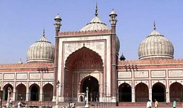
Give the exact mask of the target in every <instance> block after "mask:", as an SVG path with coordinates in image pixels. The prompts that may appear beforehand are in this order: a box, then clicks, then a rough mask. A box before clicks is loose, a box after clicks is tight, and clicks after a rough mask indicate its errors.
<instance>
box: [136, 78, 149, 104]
mask: <svg viewBox="0 0 183 108" xmlns="http://www.w3.org/2000/svg"><path fill="white" fill-rule="evenodd" d="M148 91H149V89H148V86H147V85H146V84H145V83H142V82H141V83H138V84H137V85H136V86H135V101H136V102H146V101H147V99H148V98H149V92H148Z"/></svg>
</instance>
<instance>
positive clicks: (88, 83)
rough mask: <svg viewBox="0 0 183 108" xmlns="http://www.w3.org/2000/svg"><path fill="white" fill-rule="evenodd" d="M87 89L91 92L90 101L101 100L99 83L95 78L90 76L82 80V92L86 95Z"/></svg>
mask: <svg viewBox="0 0 183 108" xmlns="http://www.w3.org/2000/svg"><path fill="white" fill-rule="evenodd" d="M87 87H88V90H89V101H96V100H97V99H99V81H98V80H97V79H96V78H95V77H93V76H90V75H89V76H88V77H85V78H83V79H82V81H81V85H80V92H81V93H86V88H87Z"/></svg>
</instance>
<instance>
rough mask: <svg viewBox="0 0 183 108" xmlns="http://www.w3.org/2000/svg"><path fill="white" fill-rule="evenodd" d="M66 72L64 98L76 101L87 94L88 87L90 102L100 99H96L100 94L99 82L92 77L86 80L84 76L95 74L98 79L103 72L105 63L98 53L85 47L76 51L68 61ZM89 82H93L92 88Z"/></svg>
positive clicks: (66, 62)
mask: <svg viewBox="0 0 183 108" xmlns="http://www.w3.org/2000/svg"><path fill="white" fill-rule="evenodd" d="M64 71H65V72H64V97H68V99H71V100H76V99H78V97H80V95H81V94H82V93H85V92H86V87H87V86H88V87H89V92H90V95H89V97H90V98H89V100H91V101H95V100H96V99H98V98H96V97H97V95H98V92H99V90H98V89H99V87H98V86H99V85H98V84H99V80H98V79H96V78H95V77H92V76H90V77H86V78H84V76H87V75H92V74H93V73H95V75H97V76H96V77H98V75H100V73H102V72H103V61H102V58H101V56H100V55H99V54H98V53H97V52H95V51H93V50H91V49H89V48H87V47H85V46H83V47H82V48H80V49H78V50H76V51H75V52H73V53H72V54H70V55H69V56H68V58H67V59H66V61H65V68H64ZM83 78H84V79H83ZM89 80H90V82H92V83H91V84H92V87H90V86H89V83H90V82H88V81H89ZM81 85H82V86H81ZM93 86H95V87H93ZM78 89H79V90H78ZM78 91H79V92H78ZM82 96H83V94H82ZM98 97H99V96H98ZM81 100H83V99H81ZM78 101H79V100H78Z"/></svg>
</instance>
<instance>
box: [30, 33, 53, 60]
mask: <svg viewBox="0 0 183 108" xmlns="http://www.w3.org/2000/svg"><path fill="white" fill-rule="evenodd" d="M53 60H54V46H53V45H52V44H51V42H49V41H48V40H46V37H45V34H44V32H43V37H42V38H41V39H40V40H38V41H36V42H35V43H34V44H32V45H31V46H30V47H29V49H28V51H27V62H28V63H30V62H53Z"/></svg>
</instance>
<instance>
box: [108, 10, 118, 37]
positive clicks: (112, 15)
mask: <svg viewBox="0 0 183 108" xmlns="http://www.w3.org/2000/svg"><path fill="white" fill-rule="evenodd" d="M109 16H110V18H111V19H110V20H109V22H110V23H111V32H112V33H113V34H116V23H117V19H116V17H117V14H116V12H115V11H114V9H113V10H112V11H111V13H110V15H109Z"/></svg>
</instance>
